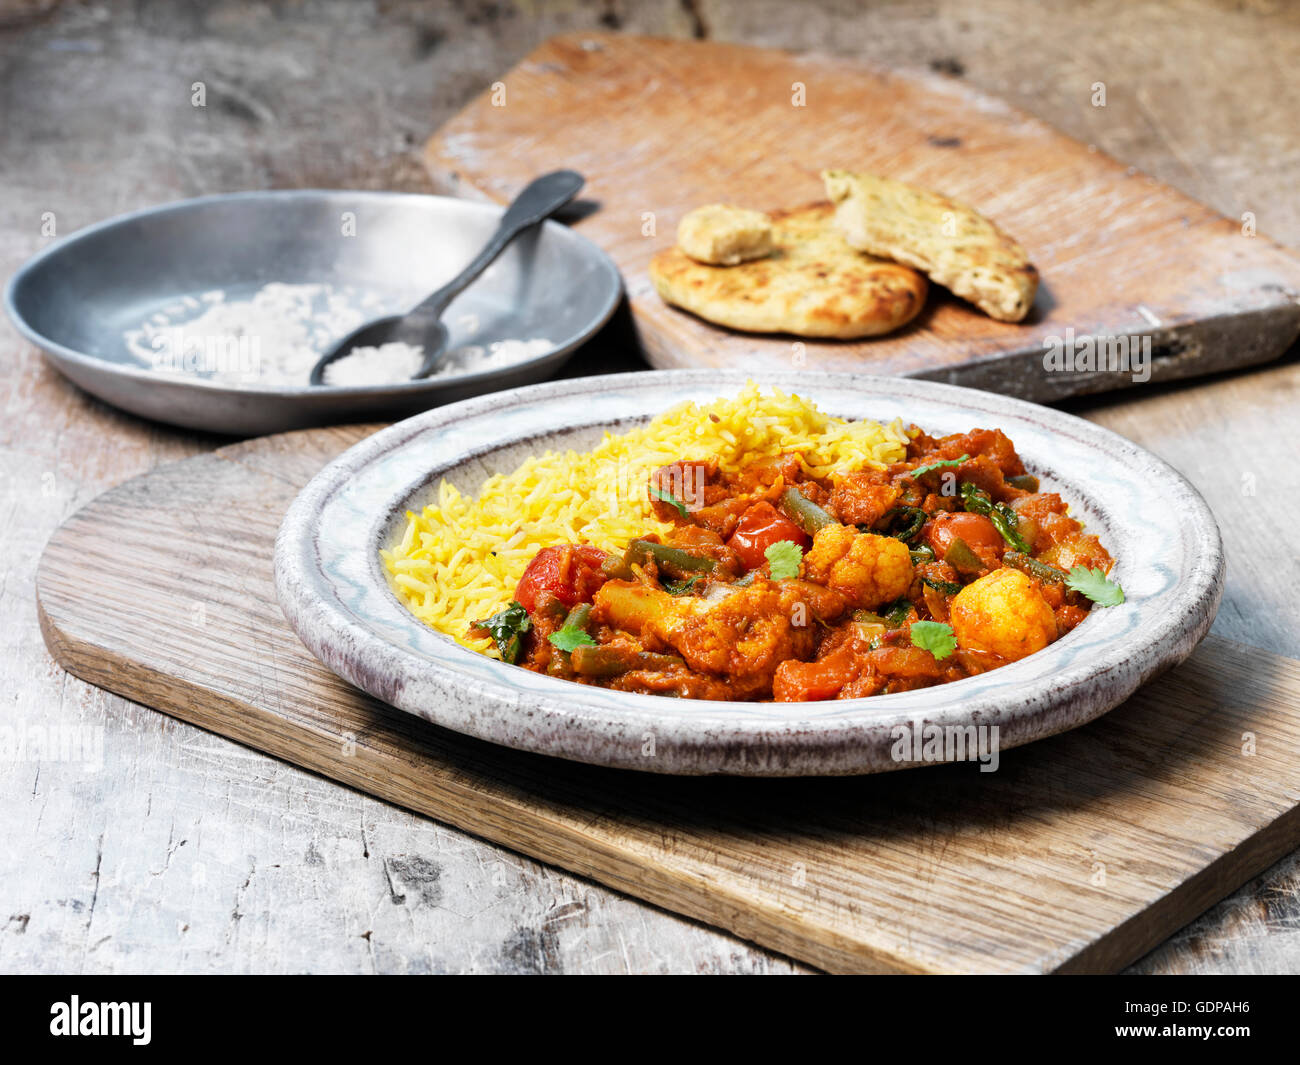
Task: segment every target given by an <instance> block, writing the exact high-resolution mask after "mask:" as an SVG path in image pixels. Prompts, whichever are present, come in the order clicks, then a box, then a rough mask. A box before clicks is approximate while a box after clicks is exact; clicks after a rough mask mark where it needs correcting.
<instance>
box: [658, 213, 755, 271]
mask: <svg viewBox="0 0 1300 1065" xmlns="http://www.w3.org/2000/svg"><path fill="white" fill-rule="evenodd" d="M677 246H678V247H679V248H681V249H682V251H684V252H685V253H686V254H687V255H689V256H690V257H691V258H692V259H694V260H695V261H696V262H697V263H711V264H712V265H714V266H735V265H737V264H738V263H743V262H747V261H748V260H750V259H761V258H763V256H765V255H767V254H769V253H770V252H771V251H772V220H771V219H770V218H768V217H767V215H765V214H764V213H763V212H762V211H751V210H748V209H747V208H744V207H733V206H731V205H730V204H727V203H711V204H709V205H708V206H707V207H697V208H695V210H693V211H689V212H687V214H686V216H685V217H684V218H683V219H682V220H681V222H679V223H678V225H677Z"/></svg>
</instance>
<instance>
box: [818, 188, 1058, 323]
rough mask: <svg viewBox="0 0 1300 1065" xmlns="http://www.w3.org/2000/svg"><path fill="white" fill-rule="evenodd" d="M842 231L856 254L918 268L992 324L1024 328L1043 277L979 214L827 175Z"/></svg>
mask: <svg viewBox="0 0 1300 1065" xmlns="http://www.w3.org/2000/svg"><path fill="white" fill-rule="evenodd" d="M822 180H823V181H825V182H826V194H827V195H828V196H829V197H830V199H831V202H832V203H833V204H835V205H836V207H835V224H836V226H837V227H838V228H839V231H840V233H841V234H843V236H844V239H845V240H846V241H847V242H848V243H849V244H850V245H852V246H853V247H855V248H858V249H859V250H861V251H865V252H869V253H870V254H872V255H883V256H885V257H886V258H889V259H893V260H895V261H896V262H900V263H906V264H907V265H908V266H915V267H916V268H917V269H918V270H921V271H923V272H924V273H925V274H927V275H929V277H930V278H931V279H932V280H933V281H936V282H938V283H939V284H940V285H943V286H944V287H945V288H948V289H950V290H951V291H952V292H953V293H955V294H956V295H958V296H961V297H962V298H963V299H967V300H970V301H971V303H973V304H975V306H977V307H978V308H979V309H980V310H982V311H983V312H984V313H985V314H987V315H989V316H990V317H993V318H997V319H999V320H1000V321H1003V322H1018V321H1020V320H1021V319H1022V318H1024V317H1025V315H1027V314H1028V313H1029V308H1030V307H1032V306H1033V303H1034V294H1035V293H1036V292H1037V291H1038V271H1037V270H1035V269H1034V266H1033V264H1032V263H1030V261H1029V258H1028V256H1026V255H1025V250H1024V248H1022V247H1021V246H1020V245H1019V244H1017V243H1016V242H1015V241H1014V240H1012V239H1011V238H1010V237H1009V236H1008V235H1007V234H1006V233H1004V232H1002V230H1000V229H999V228H998V227H997V226H995V225H994V224H993V223H992V222H990V221H989V220H988V219H987V218H985V217H984V216H983V215H982V214H980V213H979V212H978V211H976V210H975V209H974V208H972V207H967V206H966V205H965V204H962V203H958V202H957V201H955V200H950V199H949V198H948V197H947V196H940V195H939V194H938V193H936V192H930V191H928V190H926V189H921V188H917V187H916V186H915V185H906V184H904V183H903V182H901V181H892V180H890V179H889V178H880V177H874V176H873V175H871V174H855V173H853V172H852V171H849V170H827V171H824V172H823V173H822Z"/></svg>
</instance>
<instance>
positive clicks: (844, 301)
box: [650, 203, 927, 339]
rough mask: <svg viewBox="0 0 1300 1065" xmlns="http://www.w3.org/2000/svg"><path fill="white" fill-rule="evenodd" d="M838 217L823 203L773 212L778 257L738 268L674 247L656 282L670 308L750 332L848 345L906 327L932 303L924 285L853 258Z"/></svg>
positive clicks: (902, 271)
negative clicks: (710, 262)
mask: <svg viewBox="0 0 1300 1065" xmlns="http://www.w3.org/2000/svg"><path fill="white" fill-rule="evenodd" d="M833 211H834V208H832V207H831V205H830V204H828V203H821V204H816V205H814V206H812V207H803V208H800V209H798V210H793V211H773V212H771V213H770V218H771V220H772V245H773V247H772V252H771V254H770V255H768V256H766V257H765V258H762V259H755V260H753V261H751V262H746V263H741V264H740V265H739V266H707V265H705V264H704V263H699V262H696V261H695V260H694V259H692V258H690V257H689V256H688V255H686V253H685V252H683V251H682V250H681V249H680V248H676V247H674V248H668V249H666V250H664V251H661V252H659V253H658V254H657V255H655V257H654V258H653V259H652V260H651V262H650V279H651V281H653V282H654V286H655V289H656V290H657V291H658V293H659V295H660V296H662V297H663V299H664V300H665V301H666V302H668V303H671V304H673V305H674V306H677V307H681V308H683V309H684V310H688V311H690V312H692V313H693V314H697V315H699V316H700V317H701V318H706V319H708V320H709V321H710V322H716V323H717V324H718V325H725V326H729V327H730V328H732V329H740V330H744V331H745V332H748V333H793V334H794V335H796V336H803V337H837V338H842V339H848V338H851V337H865V336H878V335H880V334H881V333H888V332H890V331H891V330H893V329H897V328H898V327H899V326H902V325H906V324H907V323H908V322H910V321H911V320H912V319H913V318H915V317H916V315H917V313H918V312H919V311H920V310H921V307H922V305H923V304H924V303H925V294H926V290H927V285H926V281H925V278H924V277H922V276H921V275H920V274H918V273H917V272H916V271H915V270H912V269H911V268H910V267H907V266H900V265H899V264H898V263H891V262H885V261H883V260H881V259H877V258H875V257H874V256H871V255H865V254H863V253H862V252H859V251H854V250H853V249H852V248H850V247H849V246H848V244H847V243H845V240H844V238H843V237H842V236H840V234H839V232H838V231H837V230H836V229H835V227H834V225H833V224H832V214H833Z"/></svg>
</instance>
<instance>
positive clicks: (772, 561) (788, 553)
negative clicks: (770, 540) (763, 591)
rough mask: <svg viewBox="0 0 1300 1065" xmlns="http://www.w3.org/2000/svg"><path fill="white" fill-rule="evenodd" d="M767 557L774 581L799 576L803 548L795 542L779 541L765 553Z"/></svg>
mask: <svg viewBox="0 0 1300 1065" xmlns="http://www.w3.org/2000/svg"><path fill="white" fill-rule="evenodd" d="M763 554H765V555H766V556H767V561H768V568H769V569H770V570H771V573H772V580H774V581H779V580H783V579H785V578H786V577H797V576H799V563H800V562H802V561H803V548H801V547H800V546H799V545H798V544H796V543H795V542H794V541H793V540H778V541H777V542H776V543H774V544H772V545H771V546H770V547H768V549H767V550H766V551H764V552H763Z"/></svg>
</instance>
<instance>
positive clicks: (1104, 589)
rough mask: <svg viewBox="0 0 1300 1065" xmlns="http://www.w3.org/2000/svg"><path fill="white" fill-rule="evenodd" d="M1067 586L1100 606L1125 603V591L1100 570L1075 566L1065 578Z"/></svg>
mask: <svg viewBox="0 0 1300 1065" xmlns="http://www.w3.org/2000/svg"><path fill="white" fill-rule="evenodd" d="M1065 586H1066V587H1067V588H1071V589H1073V590H1074V591H1076V592H1080V593H1082V594H1083V595H1086V596H1087V597H1088V598H1089V599H1091V600H1092V601H1093V602H1094V603H1096V604H1097V605H1098V606H1119V605H1120V603H1122V602H1124V589H1123V588H1121V587H1120V586H1119V585H1118V584H1117V583H1116V582H1115V581H1111V580H1107V579H1106V574H1104V573H1103V572H1102V571H1101V570H1099V569H1089V568H1088V567H1087V566H1075V567H1074V569H1072V570H1070V574H1069V576H1068V577H1066V578H1065Z"/></svg>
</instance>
